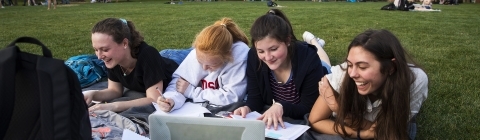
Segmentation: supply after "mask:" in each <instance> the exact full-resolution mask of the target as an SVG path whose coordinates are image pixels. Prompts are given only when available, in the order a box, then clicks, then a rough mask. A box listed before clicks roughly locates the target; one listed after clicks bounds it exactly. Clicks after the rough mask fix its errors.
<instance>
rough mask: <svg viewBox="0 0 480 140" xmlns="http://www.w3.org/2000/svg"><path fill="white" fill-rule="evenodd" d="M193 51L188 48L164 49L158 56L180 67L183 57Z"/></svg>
mask: <svg viewBox="0 0 480 140" xmlns="http://www.w3.org/2000/svg"><path fill="white" fill-rule="evenodd" d="M192 50H193V48H192V47H191V48H188V49H165V50H162V51H160V55H161V56H162V57H165V58H168V59H171V60H173V61H175V62H176V63H177V64H179V65H180V63H182V62H183V60H184V59H185V57H187V55H188V54H189V53H190V52H191V51H192Z"/></svg>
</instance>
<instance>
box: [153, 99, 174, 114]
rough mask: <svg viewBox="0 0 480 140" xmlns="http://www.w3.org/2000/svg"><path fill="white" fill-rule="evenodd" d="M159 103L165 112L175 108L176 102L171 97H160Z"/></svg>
mask: <svg viewBox="0 0 480 140" xmlns="http://www.w3.org/2000/svg"><path fill="white" fill-rule="evenodd" d="M157 104H158V107H159V108H160V110H162V111H163V112H170V110H172V108H173V105H175V102H174V101H173V100H172V99H170V98H163V97H158V98H157Z"/></svg>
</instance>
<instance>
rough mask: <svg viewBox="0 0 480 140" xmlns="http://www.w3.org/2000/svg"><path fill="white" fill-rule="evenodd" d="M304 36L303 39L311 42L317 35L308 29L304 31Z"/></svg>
mask: <svg viewBox="0 0 480 140" xmlns="http://www.w3.org/2000/svg"><path fill="white" fill-rule="evenodd" d="M302 37H303V41H305V42H310V41H311V40H312V39H315V36H314V35H313V34H312V33H310V32H308V31H305V32H303V36H302Z"/></svg>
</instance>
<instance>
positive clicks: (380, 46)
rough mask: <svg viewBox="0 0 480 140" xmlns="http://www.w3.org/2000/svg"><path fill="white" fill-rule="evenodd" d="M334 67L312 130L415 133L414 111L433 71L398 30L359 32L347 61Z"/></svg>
mask: <svg viewBox="0 0 480 140" xmlns="http://www.w3.org/2000/svg"><path fill="white" fill-rule="evenodd" d="M331 70H332V73H331V74H329V75H327V76H325V78H324V79H323V80H322V82H320V83H319V86H320V88H319V90H320V92H321V93H320V97H319V98H318V99H317V101H316V102H315V105H314V106H313V108H312V111H311V112H310V116H309V122H310V123H311V124H312V128H313V130H315V131H316V132H319V133H322V134H331V135H332V134H333V135H341V136H344V137H350V138H357V139H382V140H383V139H388V140H390V139H392V140H404V139H415V134H416V122H415V116H416V114H417V113H418V112H419V111H420V108H421V106H422V103H423V102H424V101H425V99H426V98H427V93H428V77H427V75H426V74H425V72H424V71H423V70H422V69H421V68H419V67H418V66H417V65H416V64H415V63H414V62H413V60H412V59H411V58H410V57H409V55H408V53H407V52H406V51H405V49H404V48H403V47H402V46H401V44H400V41H399V40H398V39H397V38H396V37H395V35H393V34H392V33H391V32H389V31H387V30H367V31H365V32H363V33H361V34H359V35H358V36H357V37H355V38H354V39H353V41H352V42H351V43H350V45H349V47H348V55H347V58H346V62H345V63H344V64H342V65H340V66H333V67H332V69H331ZM332 95H333V96H332ZM331 97H336V99H332V98H331ZM332 112H333V114H336V115H334V116H335V118H334V119H333V120H332V119H330V117H331V115H332ZM320 137H321V136H320Z"/></svg>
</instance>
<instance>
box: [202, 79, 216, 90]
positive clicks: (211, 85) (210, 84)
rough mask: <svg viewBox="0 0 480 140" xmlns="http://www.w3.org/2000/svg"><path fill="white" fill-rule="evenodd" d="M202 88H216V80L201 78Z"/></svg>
mask: <svg viewBox="0 0 480 140" xmlns="http://www.w3.org/2000/svg"><path fill="white" fill-rule="evenodd" d="M201 81H202V89H204V90H205V89H218V88H219V86H218V80H217V79H215V82H209V81H207V80H205V79H202V80H201Z"/></svg>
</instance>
